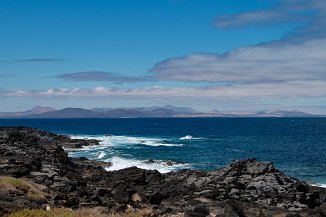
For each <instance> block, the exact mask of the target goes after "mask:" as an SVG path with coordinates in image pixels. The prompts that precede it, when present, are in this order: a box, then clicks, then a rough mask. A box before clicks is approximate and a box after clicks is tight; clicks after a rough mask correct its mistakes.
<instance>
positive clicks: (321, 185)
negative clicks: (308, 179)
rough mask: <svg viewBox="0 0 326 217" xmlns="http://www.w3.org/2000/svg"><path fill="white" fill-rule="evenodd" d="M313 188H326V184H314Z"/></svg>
mask: <svg viewBox="0 0 326 217" xmlns="http://www.w3.org/2000/svg"><path fill="white" fill-rule="evenodd" d="M312 186H316V187H321V188H326V184H319V183H317V184H312Z"/></svg>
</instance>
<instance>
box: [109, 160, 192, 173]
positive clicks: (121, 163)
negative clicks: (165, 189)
mask: <svg viewBox="0 0 326 217" xmlns="http://www.w3.org/2000/svg"><path fill="white" fill-rule="evenodd" d="M107 161H108V162H111V163H112V166H110V167H106V168H105V169H106V170H107V171H115V170H120V169H124V168H128V167H133V166H135V167H138V168H141V169H146V170H157V171H159V172H160V173H168V172H171V171H176V170H179V169H184V168H189V165H188V164H181V163H175V164H173V165H171V166H168V165H167V164H166V163H165V162H164V161H154V163H148V162H146V161H141V160H136V159H126V158H121V157H117V156H114V157H112V158H111V159H108V160H107Z"/></svg>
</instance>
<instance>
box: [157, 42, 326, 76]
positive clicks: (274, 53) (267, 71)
mask: <svg viewBox="0 0 326 217" xmlns="http://www.w3.org/2000/svg"><path fill="white" fill-rule="evenodd" d="M325 69H326V39H316V40H312V41H306V42H304V43H300V44H284V43H275V44H268V45H258V46H249V47H242V48H239V49H236V50H233V51H231V52H228V53H226V54H224V55H212V54H191V55H187V56H185V57H180V58H172V59H168V60H165V61H163V62H160V63H158V64H156V66H155V67H154V68H153V69H151V72H152V73H154V74H155V75H156V77H157V78H158V79H161V80H177V81H206V82H219V81H231V82H273V81H300V80H326V71H325Z"/></svg>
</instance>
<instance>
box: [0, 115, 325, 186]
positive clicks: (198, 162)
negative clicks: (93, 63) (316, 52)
mask: <svg viewBox="0 0 326 217" xmlns="http://www.w3.org/2000/svg"><path fill="white" fill-rule="evenodd" d="M0 126H30V127H36V128H39V129H42V130H47V131H50V132H54V133H59V134H67V135H70V136H73V137H76V138H96V139H100V140H101V141H102V142H101V145H100V146H97V147H87V148H83V149H81V150H78V151H76V150H67V151H69V153H70V156H72V157H78V156H86V157H88V158H91V159H99V160H105V161H112V162H113V167H112V168H109V169H111V170H113V169H120V168H124V167H128V166H134V165H135V166H138V167H142V168H147V169H158V170H160V171H162V172H168V171H170V170H176V169H181V168H193V169H203V170H209V169H214V168H217V167H222V166H225V165H226V164H228V163H229V162H231V161H232V160H234V159H245V158H257V159H258V160H261V161H273V162H274V165H275V166H276V167H277V168H278V169H280V170H282V171H283V172H285V173H286V174H287V175H290V176H293V177H296V178H300V179H304V180H307V181H310V182H313V183H320V184H326V118H133V119H129V118H128V119H127V118H126V119H10V120H5V119H0ZM107 134H111V136H105V135H107ZM149 159H153V160H172V161H181V162H183V163H184V164H176V165H173V166H168V165H165V164H164V163H161V162H160V161H158V162H156V163H155V164H146V163H145V162H144V161H146V160H149Z"/></svg>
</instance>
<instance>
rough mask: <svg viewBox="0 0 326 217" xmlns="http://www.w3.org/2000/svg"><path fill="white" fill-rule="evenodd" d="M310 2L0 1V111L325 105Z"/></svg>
mask: <svg viewBox="0 0 326 217" xmlns="http://www.w3.org/2000/svg"><path fill="white" fill-rule="evenodd" d="M325 14H326V5H325V3H324V2H323V1H322V0H309V1H308V0H306V1H305V0H297V1H294V0H282V1H281V0H280V1H276V0H274V1H272V0H248V1H242V0H234V1H228V0H218V1H217V0H92V1H90V0H88V1H86V0H70V1H66V0H51V1H50V0H30V1H23V0H0V28H1V31H0V81H1V82H0V100H1V104H0V111H13V110H14V111H17V110H24V109H28V108H30V107H33V106H35V105H40V106H51V107H55V108H63V107H84V108H92V107H124V106H127V107H137V106H151V105H165V104H173V105H177V106H191V107H193V108H196V109H198V110H202V111H209V110H212V109H218V110H241V111H257V110H275V109H287V110H288V109H299V110H304V111H307V112H312V113H326V112H325V108H326V100H325V95H326V88H325V86H326V85H325V84H326V72H325V70H324V68H326V67H325V60H326V55H325V56H324V54H325V53H324V49H323V48H325V42H326V40H325V39H326V37H325V33H326V31H325V30H323V28H320V27H323V26H324V25H323V24H325Z"/></svg>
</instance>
